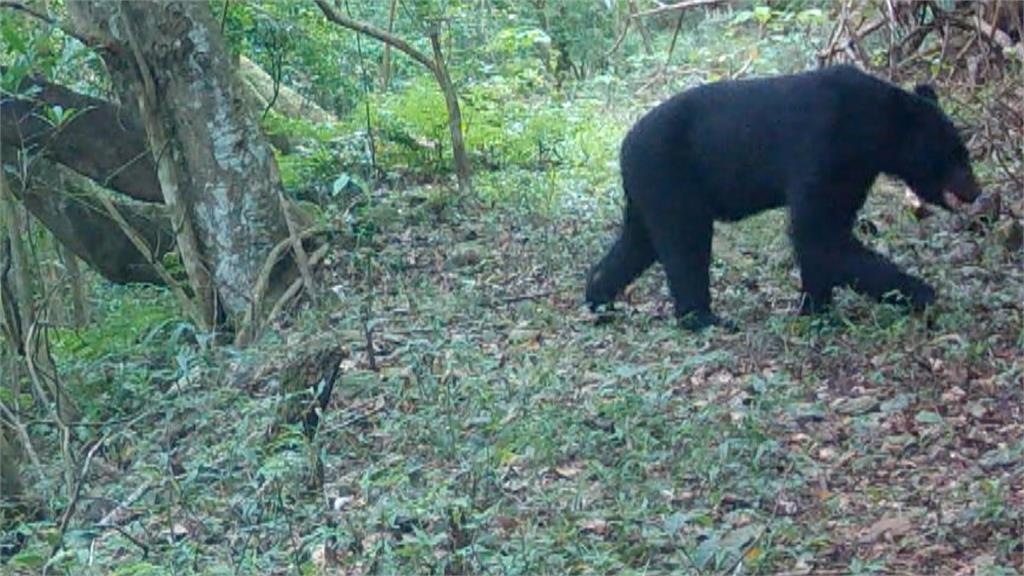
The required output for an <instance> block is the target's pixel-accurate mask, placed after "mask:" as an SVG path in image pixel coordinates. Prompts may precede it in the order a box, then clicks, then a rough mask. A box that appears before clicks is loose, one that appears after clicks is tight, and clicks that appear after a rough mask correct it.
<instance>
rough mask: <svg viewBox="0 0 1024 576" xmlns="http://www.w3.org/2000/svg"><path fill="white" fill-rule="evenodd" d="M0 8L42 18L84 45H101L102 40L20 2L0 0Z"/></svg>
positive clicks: (38, 18)
mask: <svg viewBox="0 0 1024 576" xmlns="http://www.w3.org/2000/svg"><path fill="white" fill-rule="evenodd" d="M0 8H8V9H10V10H14V11H16V12H24V13H25V14H28V15H29V16H31V17H33V18H35V19H37V20H42V21H43V22H46V23H47V24H49V25H50V26H53V27H55V28H57V29H58V30H60V31H61V32H63V33H64V34H66V35H67V36H70V37H72V38H74V39H75V40H78V41H79V42H81V43H82V44H85V45H86V46H89V47H98V46H100V45H102V42H99V41H97V40H95V39H93V38H89V37H88V36H84V35H82V34H79V33H78V32H75V31H74V30H72V29H71V28H68V27H67V26H64V25H63V24H61V23H60V22H58V21H57V20H55V19H53V18H51V17H50V16H49V15H47V14H44V13H42V12H39V11H38V10H35V9H33V8H30V7H28V6H26V5H24V4H22V3H21V2H14V1H12V0H0Z"/></svg>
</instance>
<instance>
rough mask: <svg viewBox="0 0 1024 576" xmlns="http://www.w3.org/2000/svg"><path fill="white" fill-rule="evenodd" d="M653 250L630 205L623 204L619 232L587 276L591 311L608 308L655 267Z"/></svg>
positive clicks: (629, 203)
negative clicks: (639, 277) (606, 306)
mask: <svg viewBox="0 0 1024 576" xmlns="http://www.w3.org/2000/svg"><path fill="white" fill-rule="evenodd" d="M654 258H655V255H654V248H653V247H652V246H651V240H650V238H649V237H648V234H647V230H646V228H644V224H643V222H642V221H641V219H640V216H639V214H637V213H636V209H635V208H634V207H633V206H632V203H631V202H630V201H629V200H628V199H627V200H626V209H625V210H624V211H623V221H622V232H621V234H620V235H619V238H618V239H617V240H616V241H615V244H613V245H612V247H611V248H610V249H609V250H608V253H607V254H605V256H604V258H602V259H601V261H600V262H598V263H597V265H595V266H594V267H593V268H591V270H590V273H589V274H588V275H587V295H586V299H587V303H588V304H589V305H590V309H591V310H595V309H596V308H597V307H598V306H601V305H602V304H608V303H609V302H611V301H613V300H615V297H616V296H618V295H619V293H620V292H622V291H623V290H624V289H625V288H626V286H629V284H630V283H631V282H632V281H633V280H635V279H636V277H637V276H639V275H640V274H642V273H643V272H644V271H645V270H647V269H648V268H649V267H650V266H651V264H653V263H654Z"/></svg>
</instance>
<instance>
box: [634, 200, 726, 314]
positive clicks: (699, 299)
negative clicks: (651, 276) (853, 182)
mask: <svg viewBox="0 0 1024 576" xmlns="http://www.w3.org/2000/svg"><path fill="white" fill-rule="evenodd" d="M663 208H664V209H663V210H661V211H660V212H659V213H657V214H653V215H648V216H649V218H648V221H650V220H655V219H656V220H657V222H658V223H659V224H660V225H658V226H648V230H649V232H650V235H651V242H652V243H653V244H654V250H655V252H657V254H658V260H660V261H661V264H662V265H663V266H664V267H665V275H666V276H667V277H668V287H669V291H670V292H671V293H672V299H673V300H674V301H675V315H676V318H678V319H679V324H680V326H682V327H683V328H687V329H689V330H700V329H702V328H706V327H708V326H711V325H717V324H724V325H728V323H725V322H723V321H722V320H721V319H720V318H718V317H717V316H715V315H714V314H713V313H712V312H711V286H710V284H711V278H710V270H709V269H710V266H711V236H712V233H713V231H714V227H713V219H712V217H711V216H710V215H709V214H706V211H705V210H701V209H699V207H694V206H690V207H688V209H682V208H681V207H674V208H667V207H663Z"/></svg>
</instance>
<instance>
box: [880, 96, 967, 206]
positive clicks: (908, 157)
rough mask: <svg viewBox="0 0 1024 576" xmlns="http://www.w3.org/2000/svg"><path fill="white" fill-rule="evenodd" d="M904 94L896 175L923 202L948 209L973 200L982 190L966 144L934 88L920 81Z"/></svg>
mask: <svg viewBox="0 0 1024 576" xmlns="http://www.w3.org/2000/svg"><path fill="white" fill-rule="evenodd" d="M904 95H905V98H904V106H903V107H902V108H903V109H902V111H901V116H902V117H901V119H900V120H901V121H900V124H901V126H902V130H901V136H902V137H901V139H900V140H901V143H900V144H899V150H898V153H897V157H898V162H899V168H898V170H896V175H897V176H899V177H900V178H901V179H902V180H903V181H904V182H906V183H907V185H909V186H910V188H911V189H912V190H913V191H914V194H916V195H917V196H918V197H919V198H921V199H922V200H924V201H925V202H928V203H931V204H936V205H938V206H942V207H943V208H947V209H953V208H957V207H959V205H960V204H961V203H964V202H967V203H970V202H973V201H974V199H975V198H977V197H978V196H979V195H980V194H981V189H980V188H979V187H978V183H977V181H976V180H975V179H974V172H973V171H972V170H971V159H970V156H969V155H968V153H967V147H966V146H964V143H963V140H962V139H961V138H960V134H959V133H958V132H957V129H956V127H954V126H953V123H952V122H951V121H950V120H949V118H947V117H946V114H945V113H944V112H943V111H942V109H941V108H939V98H938V95H937V94H936V93H935V90H934V89H933V88H932V87H931V86H928V85H927V84H919V85H918V86H916V87H915V88H914V93H913V94H908V93H904Z"/></svg>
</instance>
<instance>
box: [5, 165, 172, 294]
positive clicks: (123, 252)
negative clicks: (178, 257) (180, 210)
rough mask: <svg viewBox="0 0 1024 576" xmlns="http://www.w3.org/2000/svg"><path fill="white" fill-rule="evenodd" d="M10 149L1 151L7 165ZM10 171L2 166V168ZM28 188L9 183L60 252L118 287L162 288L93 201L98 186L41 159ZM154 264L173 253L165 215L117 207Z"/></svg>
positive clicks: (142, 207) (155, 209)
mask: <svg viewBox="0 0 1024 576" xmlns="http://www.w3.org/2000/svg"><path fill="white" fill-rule="evenodd" d="M9 150H10V149H9V148H6V147H5V148H4V156H5V159H6V158H7V157H9V156H11V154H8V151H9ZM7 166H9V165H8V164H6V163H5V167H7ZM21 177H23V178H26V179H27V180H28V181H29V182H30V184H29V185H28V187H27V188H26V184H25V183H24V182H23V181H21V180H19V179H10V180H9V183H10V184H11V192H13V193H14V195H15V196H16V197H18V198H20V199H21V202H22V204H23V205H24V206H25V208H26V209H27V210H28V211H29V212H30V213H31V214H32V215H33V216H35V217H36V219H37V220H39V221H40V222H42V224H43V226H46V229H47V230H49V231H50V233H51V234H53V235H54V236H55V237H56V238H57V239H58V240H59V241H60V242H61V244H63V245H64V246H66V247H67V248H68V249H69V250H71V251H72V252H74V253H75V255H76V256H78V257H79V258H81V259H82V260H84V261H85V262H86V263H88V264H89V266H91V267H92V268H93V269H94V270H96V271H97V272H99V273H100V275H102V276H103V277H104V278H106V279H107V280H110V281H111V282H115V283H118V284H130V283H135V282H140V283H145V284H158V285H159V284H163V283H164V282H163V280H162V279H161V278H160V275H159V274H158V273H157V272H156V270H154V268H153V266H152V265H150V263H149V261H148V260H147V259H146V257H145V256H144V255H143V254H142V253H140V252H139V251H138V249H137V248H136V247H135V246H134V245H133V244H132V242H131V240H130V239H129V238H128V236H126V235H125V234H124V232H122V231H121V230H120V229H119V228H118V226H117V224H116V223H115V222H114V221H112V220H111V219H110V216H108V215H107V213H106V209H105V208H104V206H103V204H102V203H101V202H100V201H99V200H98V199H97V197H96V196H97V194H102V193H104V192H103V191H100V190H98V188H99V187H98V185H96V184H94V183H93V182H92V181H91V180H89V179H88V178H85V177H83V176H79V175H77V174H75V173H74V172H71V170H68V169H65V168H63V167H61V166H59V165H57V164H54V163H52V162H50V161H49V160H46V159H44V158H37V159H35V160H34V161H33V162H32V169H31V171H30V172H29V173H28V174H21ZM115 205H116V207H117V209H118V211H119V212H120V213H121V214H122V215H124V217H125V219H126V220H127V221H128V223H129V224H130V225H131V227H132V228H134V229H135V230H137V231H138V232H139V234H140V235H141V236H142V237H143V238H144V239H145V241H146V244H147V245H148V246H149V247H150V250H151V252H152V253H153V255H154V257H155V258H156V259H157V260H160V259H162V258H163V256H164V255H165V254H167V253H168V252H171V251H172V250H173V249H174V231H173V230H172V229H171V222H170V220H169V219H168V218H167V215H166V209H165V208H164V207H163V206H158V205H146V204H138V203H136V204H128V203H124V202H115Z"/></svg>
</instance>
